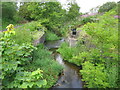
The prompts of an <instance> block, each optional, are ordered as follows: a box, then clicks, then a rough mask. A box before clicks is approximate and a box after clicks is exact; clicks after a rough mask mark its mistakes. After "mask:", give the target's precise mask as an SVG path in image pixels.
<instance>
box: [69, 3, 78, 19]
mask: <svg viewBox="0 0 120 90" xmlns="http://www.w3.org/2000/svg"><path fill="white" fill-rule="evenodd" d="M70 5H71V7H70V8H69V11H68V14H67V17H68V18H67V19H68V20H71V19H74V18H75V17H77V16H78V15H79V9H80V7H79V6H78V5H77V3H71V4H70Z"/></svg>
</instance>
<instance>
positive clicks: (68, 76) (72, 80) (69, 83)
mask: <svg viewBox="0 0 120 90" xmlns="http://www.w3.org/2000/svg"><path fill="white" fill-rule="evenodd" d="M64 41H65V39H64V38H63V39H61V40H57V41H47V42H45V46H46V47H47V48H48V49H49V50H50V51H52V52H53V55H54V58H55V60H56V61H57V62H58V63H59V64H61V65H62V66H63V67H64V69H63V73H62V75H61V76H60V77H59V79H58V81H57V82H56V84H55V85H54V86H53V87H52V88H83V82H82V81H81V76H80V73H79V70H80V67H77V66H76V65H74V64H71V63H69V62H67V61H64V60H63V58H62V56H61V55H60V54H59V53H58V52H56V50H57V49H58V48H59V47H60V45H61V43H63V42H64Z"/></svg>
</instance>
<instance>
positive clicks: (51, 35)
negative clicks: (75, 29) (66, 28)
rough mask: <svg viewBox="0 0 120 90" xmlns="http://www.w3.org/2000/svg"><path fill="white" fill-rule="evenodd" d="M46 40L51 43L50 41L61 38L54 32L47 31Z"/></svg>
mask: <svg viewBox="0 0 120 90" xmlns="http://www.w3.org/2000/svg"><path fill="white" fill-rule="evenodd" d="M45 35H46V40H47V41H49V40H59V39H60V37H58V36H57V35H56V34H55V33H53V32H50V31H47V32H46V34H45Z"/></svg>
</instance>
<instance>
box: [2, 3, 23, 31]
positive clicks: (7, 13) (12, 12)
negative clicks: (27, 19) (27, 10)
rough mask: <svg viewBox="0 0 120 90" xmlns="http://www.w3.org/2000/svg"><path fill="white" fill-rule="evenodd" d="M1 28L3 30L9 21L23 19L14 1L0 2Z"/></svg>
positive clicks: (14, 22)
mask: <svg viewBox="0 0 120 90" xmlns="http://www.w3.org/2000/svg"><path fill="white" fill-rule="evenodd" d="M0 5H2V6H1V9H2V30H4V29H5V28H6V27H7V26H8V25H9V23H11V24H17V23H19V22H20V21H22V20H24V19H23V18H21V17H20V16H19V14H18V11H17V4H16V3H15V2H2V4H0Z"/></svg>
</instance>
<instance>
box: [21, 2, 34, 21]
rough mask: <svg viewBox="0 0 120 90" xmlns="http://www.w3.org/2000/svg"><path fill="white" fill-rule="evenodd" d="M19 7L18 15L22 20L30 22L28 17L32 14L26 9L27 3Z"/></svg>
mask: <svg viewBox="0 0 120 90" xmlns="http://www.w3.org/2000/svg"><path fill="white" fill-rule="evenodd" d="M21 4H22V5H21V6H20V9H19V15H20V16H21V17H23V18H25V19H26V20H29V21H30V20H32V18H31V17H30V14H31V13H32V12H31V11H29V10H28V9H27V7H28V5H29V2H21Z"/></svg>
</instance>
